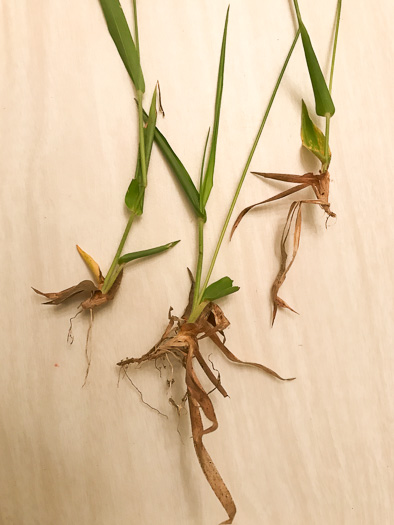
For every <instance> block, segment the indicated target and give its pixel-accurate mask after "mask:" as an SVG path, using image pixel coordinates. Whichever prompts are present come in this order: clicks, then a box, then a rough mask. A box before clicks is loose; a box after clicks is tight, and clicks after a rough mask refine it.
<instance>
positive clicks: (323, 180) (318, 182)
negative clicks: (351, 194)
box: [230, 171, 336, 324]
mask: <svg viewBox="0 0 394 525" xmlns="http://www.w3.org/2000/svg"><path fill="white" fill-rule="evenodd" d="M253 173H254V174H255V175H259V176H261V177H264V178H266V179H273V180H279V181H282V182H292V183H294V184H296V185H295V186H294V187H293V188H289V189H288V190H285V191H282V192H281V193H278V194H277V195H274V196H273V197H270V198H269V199H266V200H264V201H261V202H258V203H256V204H252V205H251V206H248V207H247V208H245V209H244V210H242V211H241V213H240V214H239V215H238V217H237V219H236V221H235V222H234V226H233V227H232V230H231V236H230V238H231V237H232V236H233V234H234V232H235V230H236V229H237V227H238V225H239V223H240V222H241V221H242V219H243V218H244V217H245V215H246V214H247V213H248V212H249V211H250V210H252V209H253V208H255V207H256V206H261V205H262V204H268V203H269V202H273V201H277V200H279V199H283V198H284V197H287V196H288V195H292V194H293V193H296V192H298V191H301V190H303V189H305V188H308V187H311V188H312V189H313V191H314V193H315V196H316V199H304V200H299V201H294V202H292V203H291V205H290V209H289V213H288V215H287V219H286V223H285V227H284V229H283V233H282V238H281V245H280V248H281V260H280V268H279V272H278V274H277V276H276V278H275V281H274V283H273V285H272V288H271V296H272V303H273V313H272V324H274V322H275V317H276V313H277V311H278V308H287V309H288V310H291V311H292V312H294V313H297V312H296V311H295V310H293V308H291V307H290V306H289V305H288V304H287V303H286V302H285V301H284V300H283V299H281V298H280V297H279V296H278V292H279V289H280V288H281V286H282V285H283V283H284V281H285V279H286V276H287V273H288V271H289V270H290V268H291V266H292V264H293V262H294V260H295V258H296V255H297V252H298V248H299V245H300V237H301V224H302V215H301V207H302V205H303V204H317V205H319V206H320V207H321V208H322V209H323V210H324V211H325V213H326V214H327V219H328V218H329V217H336V215H335V213H333V212H332V211H331V208H330V203H329V200H328V198H329V190H330V174H329V172H328V171H326V172H324V173H319V174H317V175H315V174H314V173H305V174H304V175H287V174H282V173H259V172H253ZM326 222H327V221H326ZM293 223H294V234H293V253H292V257H291V260H290V262H289V263H288V262H287V260H288V253H287V249H286V244H287V240H288V238H289V234H290V230H291V227H292V225H293Z"/></svg>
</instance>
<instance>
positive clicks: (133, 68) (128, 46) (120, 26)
mask: <svg viewBox="0 0 394 525" xmlns="http://www.w3.org/2000/svg"><path fill="white" fill-rule="evenodd" d="M100 4H101V7H102V10H103V13H104V17H105V20H106V22H107V26H108V30H109V32H110V35H111V37H112V40H113V41H114V44H115V46H116V48H117V50H118V52H119V55H120V57H121V59H122V60H123V63H124V65H125V67H126V69H127V72H128V73H129V75H130V78H131V80H132V81H133V84H134V86H135V88H136V90H137V91H141V92H142V93H144V91H145V81H144V75H143V73H142V69H141V63H140V59H139V54H138V51H137V48H136V46H135V44H134V40H133V37H132V36H131V33H130V29H129V26H128V24H127V21H126V18H125V16H124V13H123V9H122V6H121V5H120V3H119V0H100Z"/></svg>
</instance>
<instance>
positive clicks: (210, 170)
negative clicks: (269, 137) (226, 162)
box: [200, 7, 230, 211]
mask: <svg viewBox="0 0 394 525" xmlns="http://www.w3.org/2000/svg"><path fill="white" fill-rule="evenodd" d="M229 11H230V7H228V9H227V14H226V21H225V24H224V31H223V39H222V48H221V52H220V62H219V72H218V81H217V87H216V100H215V117H214V122H213V129H212V142H211V148H210V151H209V158H208V164H207V169H206V171H205V176H204V181H203V184H202V187H201V188H200V192H201V205H200V209H201V211H205V205H206V203H207V201H208V198H209V195H210V193H211V190H212V186H213V174H214V171H215V160H216V145H217V141H218V133H219V120H220V108H221V104H222V94H223V79H224V62H225V58H226V41H227V25H228V16H229Z"/></svg>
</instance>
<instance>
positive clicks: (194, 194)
mask: <svg viewBox="0 0 394 525" xmlns="http://www.w3.org/2000/svg"><path fill="white" fill-rule="evenodd" d="M144 118H145V119H147V118H148V115H147V114H146V113H145V112H144ZM154 141H155V143H156V145H157V146H158V148H159V149H160V151H161V153H162V155H163V156H164V158H165V159H166V161H167V162H168V164H169V166H170V168H171V171H172V173H173V174H174V176H175V178H176V179H177V181H178V182H179V184H180V185H181V187H182V189H183V191H184V193H185V195H186V197H187V199H188V201H189V203H190V205H191V207H192V208H193V211H194V212H195V214H196V215H197V217H201V218H202V219H204V221H206V218H207V216H206V213H205V211H200V195H199V193H198V191H197V188H196V187H195V185H194V183H193V181H192V178H191V177H190V175H189V173H188V171H187V170H186V168H185V166H184V165H183V164H182V162H181V160H180V159H179V157H178V156H177V154H176V153H175V152H174V150H173V149H172V147H171V146H170V144H169V143H168V141H167V139H166V138H165V136H164V135H163V134H162V133H161V132H160V130H159V129H158V128H157V127H156V129H155V136H154Z"/></svg>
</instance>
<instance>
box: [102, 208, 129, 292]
mask: <svg viewBox="0 0 394 525" xmlns="http://www.w3.org/2000/svg"><path fill="white" fill-rule="evenodd" d="M135 217H136V215H135V213H131V215H130V217H129V220H128V221H127V224H126V228H125V230H124V232H123V235H122V238H121V240H120V243H119V246H118V249H117V251H116V254H115V257H114V259H113V261H112V264H111V266H110V269H109V270H108V273H107V275H106V276H105V279H104V283H103V287H102V288H101V291H102V293H108V292H109V290H110V289H111V286H112V285H113V284H114V282H115V279H116V277H117V276H118V274H119V271H120V270H119V271H118V272H117V269H119V265H118V259H119V257H120V256H121V254H122V250H123V247H124V245H125V242H126V239H127V236H128V235H129V232H130V228H131V225H132V224H133V221H134V219H135ZM116 272H117V273H116ZM115 273H116V276H115V278H114V275H115Z"/></svg>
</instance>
